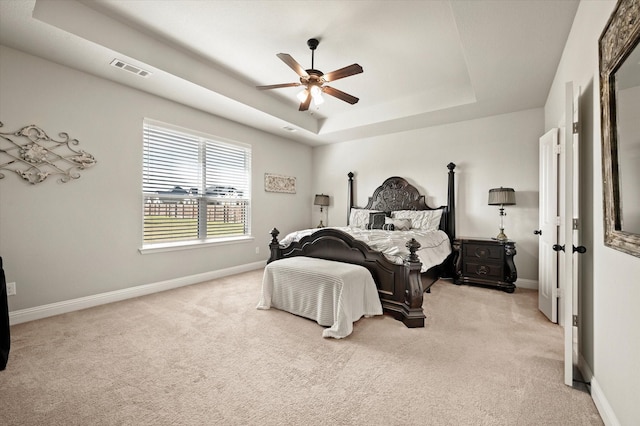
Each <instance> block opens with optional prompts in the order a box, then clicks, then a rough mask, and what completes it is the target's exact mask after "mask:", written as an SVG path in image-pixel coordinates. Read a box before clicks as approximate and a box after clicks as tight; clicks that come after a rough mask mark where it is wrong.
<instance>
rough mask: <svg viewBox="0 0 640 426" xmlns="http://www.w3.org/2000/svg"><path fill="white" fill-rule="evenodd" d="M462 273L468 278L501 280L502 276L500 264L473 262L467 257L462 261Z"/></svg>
mask: <svg viewBox="0 0 640 426" xmlns="http://www.w3.org/2000/svg"><path fill="white" fill-rule="evenodd" d="M462 274H463V275H464V276H466V277H468V278H474V277H475V278H481V279H484V280H497V281H501V280H502V279H503V278H504V272H503V268H502V264H500V263H489V262H473V261H472V260H469V259H467V260H466V261H465V262H464V266H463V270H462Z"/></svg>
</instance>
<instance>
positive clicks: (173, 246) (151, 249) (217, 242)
mask: <svg viewBox="0 0 640 426" xmlns="http://www.w3.org/2000/svg"><path fill="white" fill-rule="evenodd" d="M252 241H255V238H254V237H253V236H252V235H243V236H240V237H228V238H217V239H209V240H205V241H202V240H189V241H181V242H178V243H157V244H147V245H144V246H142V247H141V248H139V249H138V251H139V252H140V254H150V253H163V252H167V251H176V250H191V249H198V248H205V247H211V246H221V245H225V244H236V243H250V242H252Z"/></svg>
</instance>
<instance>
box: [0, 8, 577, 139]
mask: <svg viewBox="0 0 640 426" xmlns="http://www.w3.org/2000/svg"><path fill="white" fill-rule="evenodd" d="M577 6H578V0H562V1H555V0H554V1H551V0H495V1H493V0H467V1H463V0H450V1H446V0H445V1H436V0H412V1H398V0H396V1H275V0H270V1H256V0H251V1H239V0H217V1H210V0H209V1H208V0H181V1H169V0H144V1H142V0H137V1H133V0H128V1H127V0H92V1H89V0H0V43H1V44H4V45H6V46H9V47H13V48H16V49H19V50H22V51H25V52H27V53H31V54H34V55H37V56H40V57H43V58H45V59H49V60H51V61H54V62H57V63H60V64H64V65H67V66H70V67H72V68H76V69H78V70H82V71H85V72H88V73H91V74H95V75H98V76H100V77H103V78H106V79H109V80H112V81H116V82H119V83H122V84H125V85H128V86H132V87H135V88H138V89H140V90H144V91H146V92H149V93H153V94H156V95H159V96H162V97H165V98H168V99H172V100H175V101H177V102H180V103H183V104H185V105H189V106H192V107H195V108H198V109H201V110H203V111H207V112H211V113H213V114H216V115H219V116H222V117H226V118H229V119H231V120H234V121H237V122H240V123H243V124H246V125H249V126H252V127H256V128H259V129H262V130H265V131H267V132H270V133H274V134H277V135H280V136H283V137H286V138H290V139H294V140H297V141H300V142H303V143H306V144H309V145H312V146H315V145H321V144H326V143H334V142H341V141H345V140H353V139H360V138H366V137H370V136H375V135H380V134H388V133H394V132H399V131H404V130H409V129H416V128H421V127H428V126H432V125H437V124H443V123H449V122H455V121H460V120H467V119H473V118H478V117H485V116H490V115H495V114H501V113H507V112H513V111H519V110H524V109H529V108H537V107H542V106H544V103H545V101H546V98H547V94H548V92H549V88H550V87H551V82H552V80H553V77H554V74H555V71H556V68H557V66H558V61H559V59H560V56H561V54H562V50H563V48H564V45H565V42H566V38H567V35H568V33H569V30H570V28H571V24H572V22H573V17H574V15H575V12H576V9H577ZM309 38H318V39H319V40H320V45H319V47H318V49H317V50H316V52H315V64H314V65H315V68H316V69H320V70H322V71H323V72H325V73H327V72H329V71H333V70H335V69H338V68H342V67H344V66H347V65H351V64H352V63H358V64H360V65H361V66H362V67H363V68H364V72H363V73H362V74H358V75H354V76H351V77H347V78H344V79H341V80H338V81H336V82H333V83H331V85H332V86H333V87H335V88H336V89H339V90H342V91H344V92H347V93H349V94H351V95H354V96H356V97H359V98H360V101H359V102H358V103H357V104H355V105H349V104H347V103H345V102H343V101H340V100H338V99H336V98H332V97H330V96H325V99H326V100H325V102H324V104H322V105H321V106H319V107H314V106H313V105H312V106H311V107H310V109H309V111H307V112H299V111H298V104H299V102H298V100H297V99H296V96H295V95H296V93H297V92H298V91H299V88H295V87H293V88H284V89H274V90H268V91H259V90H257V89H256V88H255V86H256V85H269V84H278V83H289V82H297V81H298V76H297V75H296V74H295V73H294V71H293V70H292V69H291V68H289V67H288V66H287V65H285V64H284V62H282V61H281V60H280V59H278V58H277V57H276V54H277V53H281V52H282V53H288V54H290V55H291V56H293V57H294V58H295V59H296V60H297V61H298V62H299V63H300V64H301V65H302V66H303V67H304V68H310V67H311V51H310V50H309V48H308V47H307V44H306V42H307V40H308V39H309ZM115 58H118V59H120V60H123V61H125V62H128V63H130V64H132V65H135V66H137V67H140V68H143V69H145V70H148V71H150V72H151V73H152V74H151V76H149V77H147V78H142V77H139V76H136V75H134V74H131V73H128V72H126V71H123V70H121V69H117V68H114V67H111V66H110V65H109V64H110V63H111V62H112V60H113V59H115ZM284 127H290V128H293V129H296V131H295V132H290V131H287V130H284V129H283V128H284Z"/></svg>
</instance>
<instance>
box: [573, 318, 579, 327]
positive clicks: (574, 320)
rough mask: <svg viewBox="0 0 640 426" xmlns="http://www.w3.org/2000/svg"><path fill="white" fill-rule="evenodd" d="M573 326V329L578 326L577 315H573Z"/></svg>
mask: <svg viewBox="0 0 640 426" xmlns="http://www.w3.org/2000/svg"><path fill="white" fill-rule="evenodd" d="M573 326H574V327H577V326H578V316H577V315H574V316H573Z"/></svg>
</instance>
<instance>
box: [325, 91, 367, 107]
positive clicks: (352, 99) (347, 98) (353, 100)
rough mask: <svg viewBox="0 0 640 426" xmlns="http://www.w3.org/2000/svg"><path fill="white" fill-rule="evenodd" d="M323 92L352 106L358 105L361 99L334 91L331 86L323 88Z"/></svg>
mask: <svg viewBox="0 0 640 426" xmlns="http://www.w3.org/2000/svg"><path fill="white" fill-rule="evenodd" d="M322 91H323V92H324V93H326V94H327V95H331V96H334V97H336V98H338V99H340V100H343V101H345V102H347V103H350V104H351V105H353V104H355V103H357V102H358V101H359V100H360V99H358V98H356V97H355V96H351V95H350V94H348V93H345V92H343V91H342V90H338V89H334V88H333V87H331V86H323V87H322Z"/></svg>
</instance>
